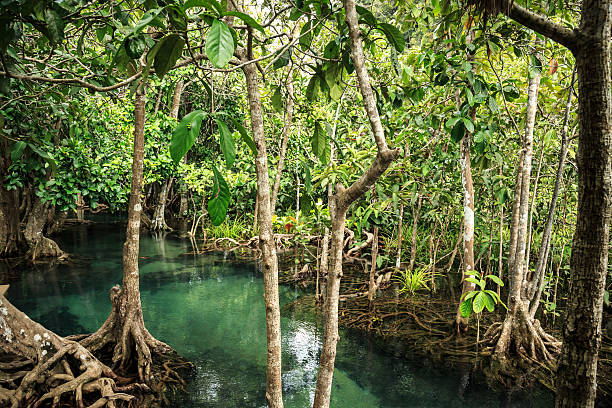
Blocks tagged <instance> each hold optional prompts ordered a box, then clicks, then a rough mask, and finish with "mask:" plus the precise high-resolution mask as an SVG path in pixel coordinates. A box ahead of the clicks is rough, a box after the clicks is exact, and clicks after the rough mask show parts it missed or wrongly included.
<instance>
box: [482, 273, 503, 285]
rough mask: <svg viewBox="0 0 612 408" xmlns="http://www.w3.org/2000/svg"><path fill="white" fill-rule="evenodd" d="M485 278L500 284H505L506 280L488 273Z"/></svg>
mask: <svg viewBox="0 0 612 408" xmlns="http://www.w3.org/2000/svg"><path fill="white" fill-rule="evenodd" d="M485 278H488V279H491V280H492V281H493V282H495V283H497V284H498V285H499V286H504V282H503V281H502V280H501V279H500V278H499V276H496V275H487V276H485Z"/></svg>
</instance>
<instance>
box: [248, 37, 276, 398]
mask: <svg viewBox="0 0 612 408" xmlns="http://www.w3.org/2000/svg"><path fill="white" fill-rule="evenodd" d="M251 46H252V33H251V32H250V31H249V41H248V47H249V48H248V49H246V50H245V49H240V50H239V51H238V52H239V53H240V57H241V60H242V61H243V62H248V61H250V60H251V59H252V58H251V57H252V55H251V54H252V51H251V49H250V47H251ZM242 71H243V72H244V76H245V79H246V85H247V95H248V101H249V111H250V115H251V129H252V132H253V141H254V142H255V147H256V148H257V158H256V159H255V171H256V174H257V214H258V223H259V245H260V248H261V263H262V267H263V275H264V302H265V304H266V335H267V344H268V354H267V381H266V400H267V401H268V406H270V407H274V408H281V407H282V406H283V387H282V378H281V326H280V306H279V294H278V260H277V257H276V242H275V241H274V231H273V227H272V213H273V209H272V207H271V200H270V175H269V172H268V153H267V150H266V138H265V134H264V124H263V112H262V108H261V97H260V94H259V79H258V77H257V68H256V66H255V64H254V63H247V64H246V65H244V66H243V67H242Z"/></svg>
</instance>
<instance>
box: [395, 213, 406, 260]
mask: <svg viewBox="0 0 612 408" xmlns="http://www.w3.org/2000/svg"><path fill="white" fill-rule="evenodd" d="M403 218H404V204H400V207H399V219H398V222H397V256H396V257H395V267H396V268H399V267H400V265H401V263H402V238H403V237H402V234H403V231H402V222H403Z"/></svg>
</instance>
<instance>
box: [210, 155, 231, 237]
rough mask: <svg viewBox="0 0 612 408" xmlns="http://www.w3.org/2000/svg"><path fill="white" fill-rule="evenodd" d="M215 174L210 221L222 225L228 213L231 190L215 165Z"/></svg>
mask: <svg viewBox="0 0 612 408" xmlns="http://www.w3.org/2000/svg"><path fill="white" fill-rule="evenodd" d="M213 175H214V178H213V191H212V198H211V199H209V200H208V215H210V221H211V222H212V223H213V225H221V223H222V222H223V221H224V220H225V215H226V214H227V207H228V206H229V202H230V192H229V187H228V186H227V183H226V182H225V180H224V179H223V176H222V175H221V173H220V172H219V170H217V167H216V166H213Z"/></svg>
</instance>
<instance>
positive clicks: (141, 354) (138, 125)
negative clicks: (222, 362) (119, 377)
mask: <svg viewBox="0 0 612 408" xmlns="http://www.w3.org/2000/svg"><path fill="white" fill-rule="evenodd" d="M144 87H145V85H144V84H142V83H141V84H140V85H139V86H138V88H137V90H136V92H135V100H134V152H133V161H132V184H131V189H130V202H129V207H128V220H127V229H126V239H125V243H124V244H123V287H122V288H119V286H118V285H116V286H114V287H113V288H112V289H111V303H112V310H111V313H110V315H109V317H108V318H107V319H106V321H105V322H104V324H103V325H102V327H100V328H99V329H98V331H96V332H95V333H93V334H92V335H91V336H89V337H87V338H85V339H84V340H82V341H81V344H82V345H84V346H85V347H86V348H88V349H89V350H91V351H97V350H100V349H102V348H103V347H105V346H106V345H108V344H114V351H113V363H114V364H115V365H117V366H118V367H119V369H127V368H128V367H129V366H130V365H131V364H134V363H135V364H136V365H137V370H138V376H139V378H140V381H141V382H144V383H147V384H148V383H149V382H150V380H151V363H152V356H151V353H152V352H155V353H158V354H163V353H167V352H169V351H170V350H171V349H170V347H169V346H167V345H166V344H164V343H162V342H161V341H159V340H157V339H155V338H154V337H153V336H152V335H151V334H150V333H149V331H148V330H147V329H146V327H145V324H144V319H143V316H142V305H141V302H140V278H139V271H138V253H139V244H140V217H141V213H142V199H141V193H142V184H143V163H144V126H145V105H146V98H145V89H144ZM134 352H135V353H134ZM134 354H136V355H135V357H134Z"/></svg>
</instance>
